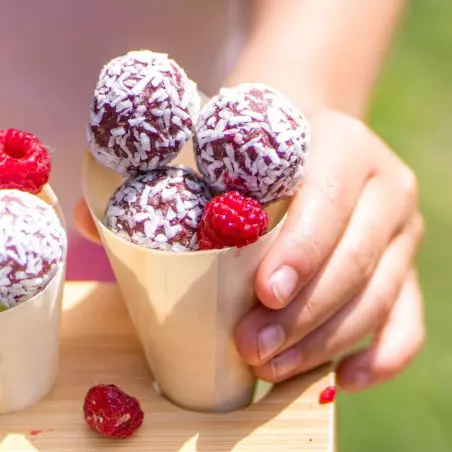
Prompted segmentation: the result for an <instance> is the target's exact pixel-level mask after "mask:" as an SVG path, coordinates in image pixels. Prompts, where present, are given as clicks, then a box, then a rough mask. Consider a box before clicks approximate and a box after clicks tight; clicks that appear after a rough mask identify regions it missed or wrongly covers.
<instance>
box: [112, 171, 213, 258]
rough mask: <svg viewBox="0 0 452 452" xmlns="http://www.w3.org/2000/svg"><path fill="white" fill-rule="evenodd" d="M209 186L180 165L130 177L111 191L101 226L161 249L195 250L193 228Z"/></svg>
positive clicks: (198, 217)
mask: <svg viewBox="0 0 452 452" xmlns="http://www.w3.org/2000/svg"><path fill="white" fill-rule="evenodd" d="M210 198H211V195H210V191H209V188H208V187H207V185H206V183H205V182H203V180H202V179H200V178H199V177H198V176H197V175H196V174H195V173H194V172H192V171H191V170H190V169H188V168H184V167H164V168H159V169H156V170H154V171H150V172H148V173H144V174H140V175H137V176H133V177H131V178H130V179H128V180H127V181H126V182H125V183H124V184H123V185H121V186H120V187H119V188H118V189H117V190H116V192H115V193H114V194H113V196H112V198H111V199H110V202H109V204H108V206H107V210H106V214H105V225H106V227H107V228H108V229H110V230H111V231H112V232H113V233H115V234H117V235H118V236H120V237H122V238H124V239H125V240H128V241H129V242H132V243H135V244H137V245H141V246H144V247H146V248H150V249H156V250H164V251H195V250H197V249H198V248H199V247H198V239H197V235H196V230H197V228H198V224H199V221H200V220H201V217H202V214H203V212H204V207H205V205H206V203H207V202H208V201H209V199H210Z"/></svg>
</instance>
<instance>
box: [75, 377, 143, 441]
mask: <svg viewBox="0 0 452 452" xmlns="http://www.w3.org/2000/svg"><path fill="white" fill-rule="evenodd" d="M83 413H84V415H85V421H86V423H87V424H88V425H89V426H90V427H91V428H92V429H93V430H94V431H96V432H97V433H99V434H100V435H102V436H105V437H108V438H128V437H130V436H132V435H133V434H134V433H135V431H136V430H138V428H140V427H141V424H142V423H143V418H144V413H143V410H142V409H141V407H140V403H139V402H138V400H137V399H135V398H134V397H132V396H130V395H128V394H126V393H125V392H123V391H121V389H119V388H118V387H117V386H115V385H97V386H93V387H92V388H90V390H89V391H88V393H87V394H86V397H85V402H84V404H83Z"/></svg>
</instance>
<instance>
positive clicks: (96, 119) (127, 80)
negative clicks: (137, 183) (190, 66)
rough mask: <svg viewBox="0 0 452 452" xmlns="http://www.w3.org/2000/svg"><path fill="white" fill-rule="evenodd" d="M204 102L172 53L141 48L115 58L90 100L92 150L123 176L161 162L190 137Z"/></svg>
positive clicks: (109, 64)
mask: <svg viewBox="0 0 452 452" xmlns="http://www.w3.org/2000/svg"><path fill="white" fill-rule="evenodd" d="M200 102H201V101H200V97H199V94H198V91H197V87H196V84H195V83H194V82H193V81H191V80H190V79H189V78H188V77H187V75H186V73H185V72H184V70H183V69H182V68H181V67H180V66H179V65H178V64H177V63H176V62H175V61H174V60H172V59H170V58H169V57H168V55H166V54H162V53H155V52H151V51H150V50H141V51H133V52H129V53H127V54H126V55H123V56H120V57H117V58H114V59H113V60H111V61H110V62H109V63H108V64H106V65H105V66H104V67H103V69H102V71H101V72H100V75H99V79H98V82H97V85H96V88H95V91H94V98H93V101H92V103H91V108H90V121H89V126H88V130H87V134H88V136H87V139H88V144H89V147H90V149H91V152H92V153H93V155H94V157H95V158H96V159H97V161H98V162H99V163H100V164H102V165H103V166H105V167H107V168H110V169H112V170H114V171H116V172H118V173H120V174H122V175H123V176H128V175H134V174H136V173H137V172H139V171H148V170H152V169H155V168H157V167H159V166H163V165H165V164H167V163H168V162H170V161H171V160H173V159H174V158H175V157H176V156H177V154H178V153H179V151H180V150H181V148H182V147H183V145H184V144H185V143H186V142H187V141H188V140H189V139H190V138H191V136H192V129H193V125H194V121H195V120H196V118H197V115H198V114H199V108H200Z"/></svg>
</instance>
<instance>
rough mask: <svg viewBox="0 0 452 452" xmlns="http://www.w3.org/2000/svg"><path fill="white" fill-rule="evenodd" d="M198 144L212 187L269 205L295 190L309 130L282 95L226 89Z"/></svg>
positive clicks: (202, 123)
mask: <svg viewBox="0 0 452 452" xmlns="http://www.w3.org/2000/svg"><path fill="white" fill-rule="evenodd" d="M194 145H195V151H196V161H197V165H198V168H199V170H200V171H201V173H202V174H203V175H204V177H205V179H206V181H207V183H208V184H209V185H210V186H211V187H212V188H213V189H215V190H216V191H218V192H227V191H233V190H237V191H239V192H241V193H242V194H243V195H245V196H249V197H252V198H254V199H256V200H258V201H259V202H261V203H262V204H268V203H271V202H273V201H276V200H277V199H279V198H284V197H289V196H292V195H293V194H294V193H295V192H296V190H297V188H298V186H299V183H300V181H301V179H302V177H303V169H304V168H303V167H304V164H305V160H306V156H307V152H308V145H309V129H308V123H307V121H306V120H305V118H304V117H303V115H302V114H301V113H300V112H299V111H298V110H297V108H296V107H295V106H293V105H292V104H291V103H290V102H289V101H288V100H287V99H286V98H285V97H284V96H283V95H281V94H279V93H278V92H276V91H275V90H273V89H272V88H270V87H268V86H266V85H263V84H242V85H239V86H237V87H235V88H223V89H222V90H221V91H220V93H219V94H218V95H217V96H215V97H214V98H213V99H211V100H210V102H208V103H207V105H206V106H205V107H204V108H203V109H202V110H201V113H200V116H199V118H198V121H197V123H196V126H195V134H194Z"/></svg>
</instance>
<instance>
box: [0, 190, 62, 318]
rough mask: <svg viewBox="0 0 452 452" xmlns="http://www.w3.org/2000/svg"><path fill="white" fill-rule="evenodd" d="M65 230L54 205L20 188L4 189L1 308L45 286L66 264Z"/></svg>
mask: <svg viewBox="0 0 452 452" xmlns="http://www.w3.org/2000/svg"><path fill="white" fill-rule="evenodd" d="M66 250H67V240H66V233H65V230H64V228H63V226H62V224H61V222H60V220H59V218H58V216H57V214H56V213H55V211H54V210H53V208H52V207H51V206H49V205H48V204H46V203H45V202H44V201H41V200H40V199H39V198H37V197H36V196H33V195H31V194H29V193H25V192H22V191H19V190H0V310H4V309H8V308H12V307H14V306H15V305H17V304H18V303H21V302H24V301H27V300H29V299H30V298H32V297H33V296H35V295H36V294H38V293H39V292H41V291H42V290H44V289H45V287H46V286H47V285H48V283H49V282H50V281H51V280H52V278H53V277H54V276H55V274H56V273H57V270H58V268H59V266H60V265H62V263H63V261H64V259H65V255H66Z"/></svg>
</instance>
